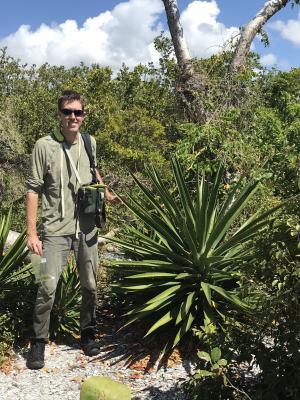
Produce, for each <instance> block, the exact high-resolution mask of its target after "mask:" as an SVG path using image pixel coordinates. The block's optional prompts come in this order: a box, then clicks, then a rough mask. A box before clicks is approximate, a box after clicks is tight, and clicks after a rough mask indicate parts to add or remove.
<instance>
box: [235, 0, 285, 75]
mask: <svg viewBox="0 0 300 400" xmlns="http://www.w3.org/2000/svg"><path fill="white" fill-rule="evenodd" d="M289 1H290V0H269V1H267V2H266V3H265V5H264V6H263V8H262V9H261V10H260V11H259V12H258V13H257V14H256V15H255V17H254V18H253V19H252V20H251V21H250V22H249V23H248V24H247V25H246V26H245V27H244V28H243V29H242V32H241V35H240V39H239V41H238V44H237V46H236V49H235V52H234V56H233V60H232V63H231V71H232V72H237V71H239V70H240V69H241V68H242V67H244V66H245V64H246V59H247V56H248V54H249V51H250V46H251V43H252V41H253V39H254V37H255V36H256V34H257V33H258V32H259V31H260V30H261V29H262V27H263V25H264V24H265V23H266V22H267V21H268V20H269V19H270V18H271V17H272V16H273V15H274V14H276V13H277V12H278V11H279V10H281V9H282V8H283V7H285V6H286V5H287V3H288V2H289Z"/></svg>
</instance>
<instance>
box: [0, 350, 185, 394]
mask: <svg viewBox="0 0 300 400" xmlns="http://www.w3.org/2000/svg"><path fill="white" fill-rule="evenodd" d="M25 358H26V353H25V354H24V355H21V354H19V355H17V356H16V359H15V362H14V364H13V369H12V370H11V371H10V372H9V373H8V374H4V373H3V372H0V400H40V399H41V400H79V399H80V386H81V384H82V382H83V381H84V380H85V379H86V378H87V377H89V376H93V375H98V376H108V377H111V378H112V379H115V380H117V381H119V382H122V383H124V384H127V385H129V386H130V387H131V390H132V399H135V400H138V399H141V400H142V399H143V400H144V399H149V400H150V399H151V400H185V399H186V397H185V396H184V394H183V392H182V390H180V387H179V386H180V384H181V383H182V382H183V381H184V380H185V379H186V378H187V377H188V373H189V368H190V366H186V368H185V367H184V366H183V365H181V364H178V365H174V366H173V367H172V368H168V369H160V370H159V371H157V370H154V371H152V372H150V373H147V374H144V373H143V372H142V371H137V370H133V369H130V368H127V367H125V365H124V362H122V361H120V357H118V356H116V357H114V358H109V357H107V352H102V353H101V354H100V355H99V356H96V357H93V358H89V357H86V356H84V354H83V352H82V351H81V350H80V349H79V347H78V346H77V347H76V345H75V346H74V347H69V346H66V345H56V344H53V343H52V344H51V343H50V344H48V345H47V346H46V365H45V367H44V368H43V369H41V370H38V371H32V370H29V369H27V368H26V365H25V363H26V359H25ZM120 400H122V399H120Z"/></svg>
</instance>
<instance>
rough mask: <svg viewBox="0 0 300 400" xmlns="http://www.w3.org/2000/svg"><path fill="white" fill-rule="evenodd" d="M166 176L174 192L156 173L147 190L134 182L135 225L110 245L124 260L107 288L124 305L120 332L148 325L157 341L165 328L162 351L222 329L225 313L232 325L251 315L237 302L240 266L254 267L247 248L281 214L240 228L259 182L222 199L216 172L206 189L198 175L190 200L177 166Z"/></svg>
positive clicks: (151, 172) (117, 264) (131, 203)
mask: <svg viewBox="0 0 300 400" xmlns="http://www.w3.org/2000/svg"><path fill="white" fill-rule="evenodd" d="M172 172H173V178H174V183H175V189H174V188H173V190H170V189H168V187H167V185H166V184H165V183H164V182H163V181H162V180H161V178H160V176H159V174H158V173H157V171H156V170H155V168H149V169H147V170H146V175H147V178H148V182H149V185H150V187H151V189H149V187H148V185H147V186H146V185H145V184H143V183H142V182H141V181H140V180H138V179H137V178H136V177H134V176H133V178H134V180H135V182H136V184H137V185H138V187H139V188H140V194H139V195H138V196H133V195H130V194H128V196H127V198H126V199H125V204H126V206H127V207H128V208H129V209H130V210H131V212H133V213H134V214H135V216H136V218H137V222H138V224H136V226H133V225H132V226H128V229H126V233H125V235H124V239H122V238H114V239H112V241H113V242H114V243H116V244H117V245H118V246H119V247H120V248H121V249H122V250H124V251H125V252H126V253H127V254H128V255H129V257H128V259H126V260H117V261H115V262H114V263H113V268H118V269H119V270H120V271H122V274H119V276H118V279H119V281H118V282H117V283H115V284H114V285H113V286H114V287H115V288H116V289H117V290H119V291H122V292H124V293H125V294H126V297H127V298H128V303H129V311H128V312H127V314H126V315H127V317H128V321H127V322H126V323H125V325H124V327H126V326H128V325H130V324H132V323H137V322H140V321H141V320H144V321H146V319H147V321H148V324H149V325H148V329H147V332H146V334H145V337H147V336H148V335H151V334H158V335H160V334H161V333H162V329H163V328H166V329H167V332H168V337H169V338H168V343H167V344H166V347H165V349H164V351H165V350H166V349H170V348H172V347H174V346H176V345H177V344H178V343H179V342H180V340H181V339H182V338H183V337H184V336H185V334H186V333H187V332H189V331H190V330H191V328H192V327H193V325H195V324H196V323H202V322H203V320H204V319H207V318H208V319H210V320H212V321H214V322H216V323H218V322H220V323H222V320H223V319H224V318H225V315H226V314H228V313H230V312H231V311H235V312H234V313H233V314H232V315H231V317H234V315H235V314H236V312H237V311H240V312H250V311H251V306H250V305H249V303H247V302H246V301H245V300H243V299H242V298H241V296H240V293H241V292H242V290H241V282H240V268H241V264H242V263H244V262H245V261H247V262H248V263H250V262H251V261H252V259H253V251H252V249H251V246H247V244H249V241H250V240H251V239H253V238H255V237H256V236H257V234H258V232H259V231H260V230H261V229H263V228H264V227H265V226H266V225H267V224H268V223H269V220H270V218H269V216H270V215H271V214H272V213H273V212H274V211H275V210H276V209H277V208H278V207H280V206H277V207H275V208H273V209H271V210H269V211H266V212H264V213H262V214H261V215H260V214H259V213H256V214H254V215H252V216H251V217H249V218H248V219H246V220H245V218H243V223H242V224H238V220H239V217H241V213H242V212H243V210H244V209H245V207H246V205H247V203H248V201H249V200H250V198H251V197H252V196H253V195H254V193H255V192H256V190H257V189H258V187H259V181H253V182H251V183H249V184H246V185H243V181H244V180H243V179H241V180H240V181H239V182H238V183H236V184H235V185H234V187H233V188H232V189H231V191H230V192H228V194H227V196H224V195H223V194H222V195H221V194H220V187H221V185H222V173H223V169H222V167H220V168H219V169H218V172H217V173H216V176H215V178H214V180H213V182H212V183H209V182H208V181H207V180H206V179H205V177H204V176H202V177H200V175H198V177H197V181H196V184H195V186H194V190H193V193H190V191H189V189H188V184H187V182H186V181H185V179H184V175H183V172H182V170H181V167H180V164H179V162H178V161H177V160H176V159H174V160H172ZM224 197H225V198H224ZM221 198H223V201H220V199H221ZM160 336H161V335H160Z"/></svg>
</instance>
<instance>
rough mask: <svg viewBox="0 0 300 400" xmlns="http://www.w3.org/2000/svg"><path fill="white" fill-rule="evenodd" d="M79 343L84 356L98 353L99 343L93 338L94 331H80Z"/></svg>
mask: <svg viewBox="0 0 300 400" xmlns="http://www.w3.org/2000/svg"><path fill="white" fill-rule="evenodd" d="M80 344H81V348H82V350H83V352H84V354H85V355H86V356H89V357H93V356H96V355H98V354H99V353H100V344H99V342H97V341H96V340H95V335H94V332H93V331H92V330H90V329H87V330H85V331H82V332H81V339H80Z"/></svg>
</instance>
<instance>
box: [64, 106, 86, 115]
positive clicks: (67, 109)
mask: <svg viewBox="0 0 300 400" xmlns="http://www.w3.org/2000/svg"><path fill="white" fill-rule="evenodd" d="M60 112H61V113H63V114H64V115H67V116H70V115H72V114H73V113H74V115H75V117H83V114H84V112H83V110H70V109H69V108H63V109H62V110H60Z"/></svg>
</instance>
